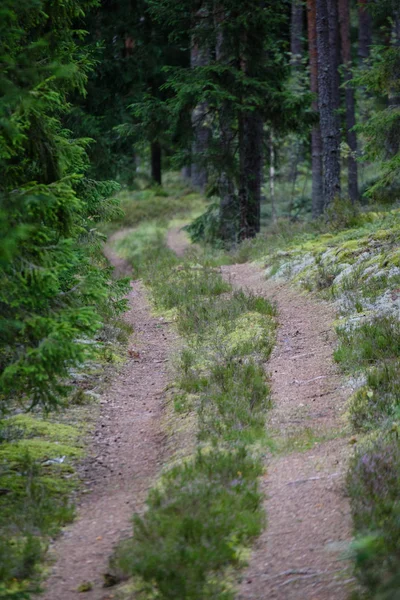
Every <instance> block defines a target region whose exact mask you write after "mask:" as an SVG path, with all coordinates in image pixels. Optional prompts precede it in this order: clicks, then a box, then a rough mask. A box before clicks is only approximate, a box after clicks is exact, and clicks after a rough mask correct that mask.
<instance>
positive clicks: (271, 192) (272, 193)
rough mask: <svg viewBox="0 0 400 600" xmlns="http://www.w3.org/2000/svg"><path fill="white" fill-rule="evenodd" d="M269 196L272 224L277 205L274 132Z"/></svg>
mask: <svg viewBox="0 0 400 600" xmlns="http://www.w3.org/2000/svg"><path fill="white" fill-rule="evenodd" d="M269 195H270V197H271V217H272V222H273V223H276V217H277V215H276V203H275V148H274V136H273V134H272V130H271V131H270V134H269Z"/></svg>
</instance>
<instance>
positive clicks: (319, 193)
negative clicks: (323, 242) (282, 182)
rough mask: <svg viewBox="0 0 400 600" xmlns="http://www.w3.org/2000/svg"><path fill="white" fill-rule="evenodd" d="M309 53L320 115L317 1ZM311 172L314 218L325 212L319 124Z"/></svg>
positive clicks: (310, 3) (310, 5)
mask: <svg viewBox="0 0 400 600" xmlns="http://www.w3.org/2000/svg"><path fill="white" fill-rule="evenodd" d="M307 17H308V18H307V27H308V51H309V56H310V88H311V93H312V94H314V99H313V101H312V105H311V108H312V110H313V111H314V112H316V113H318V50H317V14H316V0H307ZM311 171H312V192H311V197H312V215H313V217H314V218H316V217H318V216H319V215H321V214H322V212H323V210H324V197H323V173H322V137H321V127H320V124H319V122H318V123H316V124H315V125H314V126H313V128H312V132H311Z"/></svg>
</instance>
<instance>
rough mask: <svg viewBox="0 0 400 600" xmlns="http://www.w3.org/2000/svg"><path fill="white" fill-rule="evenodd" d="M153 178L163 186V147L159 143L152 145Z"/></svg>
mask: <svg viewBox="0 0 400 600" xmlns="http://www.w3.org/2000/svg"><path fill="white" fill-rule="evenodd" d="M151 178H152V180H153V181H154V182H155V183H157V184H158V185H161V183H162V181H161V146H160V144H159V142H153V143H152V144H151Z"/></svg>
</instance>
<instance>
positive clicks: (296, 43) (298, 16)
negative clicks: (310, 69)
mask: <svg viewBox="0 0 400 600" xmlns="http://www.w3.org/2000/svg"><path fill="white" fill-rule="evenodd" d="M303 15H304V3H303V0H292V16H291V26H290V54H291V59H290V62H291V64H292V67H294V68H296V67H299V66H300V65H301V60H302V57H303Z"/></svg>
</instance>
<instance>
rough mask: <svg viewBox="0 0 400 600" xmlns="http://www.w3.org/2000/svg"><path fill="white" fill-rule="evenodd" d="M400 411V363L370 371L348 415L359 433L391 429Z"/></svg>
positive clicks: (383, 365)
mask: <svg viewBox="0 0 400 600" xmlns="http://www.w3.org/2000/svg"><path fill="white" fill-rule="evenodd" d="M399 410H400V365H399V361H398V360H395V361H394V362H389V361H386V362H384V363H383V364H380V365H379V366H378V367H374V368H372V369H370V370H369V371H368V375H367V382H366V385H364V386H363V387H362V388H360V389H359V390H357V392H356V393H355V394H354V396H353V397H352V398H351V401H350V405H349V415H350V420H351V423H352V425H353V427H354V429H355V430H356V431H371V430H373V429H376V427H377V426H379V425H381V426H382V425H384V424H386V425H391V423H392V422H393V420H396V419H397V417H398V414H399Z"/></svg>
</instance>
